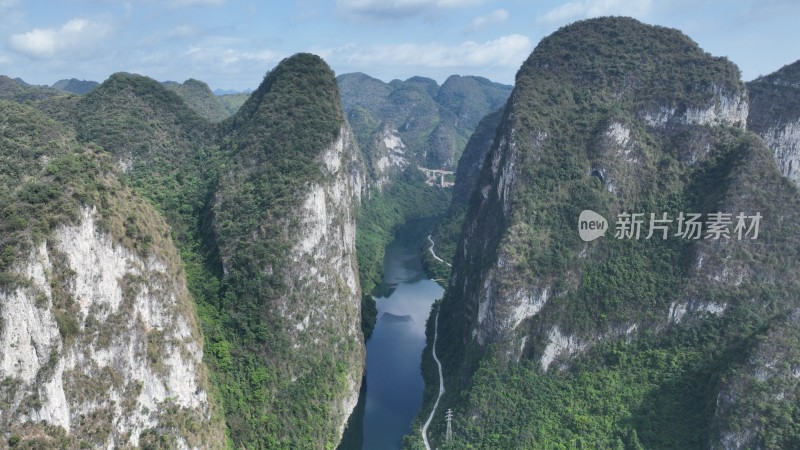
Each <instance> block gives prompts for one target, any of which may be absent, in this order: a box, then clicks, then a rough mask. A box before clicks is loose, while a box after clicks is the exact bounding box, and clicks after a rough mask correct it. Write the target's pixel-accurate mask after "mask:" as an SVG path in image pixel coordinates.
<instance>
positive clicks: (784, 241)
mask: <svg viewBox="0 0 800 450" xmlns="http://www.w3.org/2000/svg"><path fill="white" fill-rule="evenodd" d="M746 98H747V95H746V92H745V89H744V86H743V84H742V83H741V81H740V80H739V72H738V69H737V68H736V67H735V66H734V65H733V64H731V63H730V62H728V61H727V60H725V59H723V58H713V57H711V56H710V55H708V54H707V53H705V52H703V51H702V50H701V49H699V48H698V46H697V45H696V44H695V43H694V42H692V41H691V40H690V39H689V38H687V37H686V36H685V35H683V34H681V33H680V32H678V31H676V30H671V29H666V28H662V27H653V26H648V25H644V24H641V23H639V22H637V21H635V20H633V19H625V18H602V19H593V20H588V21H583V22H577V23H575V24H573V25H570V26H568V27H565V28H562V29H561V30H559V31H557V32H556V33H554V34H553V35H551V36H549V37H547V38H545V39H544V40H542V41H541V42H540V44H539V45H538V46H537V48H536V49H535V50H534V52H533V53H532V54H531V56H530V57H529V59H528V60H527V61H526V62H525V64H523V66H522V68H521V69H520V71H519V72H518V74H517V79H516V85H515V88H514V92H513V94H512V96H511V100H510V101H509V104H508V106H507V107H506V110H505V112H504V115H503V120H502V122H501V123H500V125H499V130H498V135H497V138H496V140H495V142H494V143H493V146H492V147H491V150H490V151H489V154H488V155H487V159H486V162H485V164H484V166H483V167H482V169H481V174H480V177H479V179H478V182H477V185H476V188H475V191H474V194H473V196H472V200H471V203H470V205H469V208H468V210H467V213H466V218H465V222H464V227H463V229H462V234H461V238H460V240H459V243H458V246H457V248H456V254H455V258H454V262H453V270H452V272H453V273H452V277H451V279H450V284H449V287H448V290H447V293H446V296H445V298H444V300H443V302H442V304H441V307H440V308H441V316H440V322H439V346H438V347H437V353H438V354H439V357H440V358H441V359H442V360H443V363H444V365H445V374H446V380H445V382H446V386H447V393H446V394H445V397H444V398H443V401H442V404H440V405H439V406H440V408H443V409H447V408H453V409H454V411H455V412H456V420H455V424H454V427H456V428H457V429H458V430H459V433H458V439H457V441H456V442H454V443H451V444H450V445H449V446H447V445H441V446H442V448H463V447H464V446H465V445H466V444H467V443H471V444H472V445H473V446H475V447H478V448H554V447H558V446H565V447H574V446H578V447H581V446H582V447H587V448H639V447H640V446H641V447H644V448H676V449H677V448H707V447H711V448H754V447H758V448H792V447H795V446H797V445H798V443H800V433H798V423H800V414H799V413H800V412H799V411H798V408H797V404H796V400H795V399H796V398H797V393H798V389H800V388H799V387H798V380H797V375H796V373H797V370H798V369H797V368H798V367H800V365H799V364H798V363H800V361H798V360H797V338H798V336H797V335H796V334H795V332H796V327H794V326H793V325H792V323H793V322H792V319H791V318H792V317H796V314H797V310H798V308H799V307H800V299H798V296H797V292H800V290H799V289H800V286H798V281H797V280H798V275H799V273H798V272H800V270H799V269H800V255H799V254H798V252H797V248H798V243H800V242H798V240H799V238H798V236H800V227H799V226H798V219H800V216H799V215H798V209H797V206H798V204H800V194H799V193H798V191H797V189H796V188H795V187H794V186H792V185H791V183H789V182H788V181H787V180H786V179H784V178H782V177H780V175H779V174H778V172H777V170H776V168H775V166H774V163H773V162H772V156H771V155H770V151H769V150H768V149H767V147H766V146H765V145H764V144H763V142H762V141H761V140H760V139H759V138H757V137H756V136H754V135H752V134H748V133H745V132H744V131H743V128H744V125H745V121H746V119H747V112H748V104H747V101H746ZM586 209H589V210H593V211H596V212H598V213H600V214H601V215H602V216H604V217H605V218H607V219H609V225H608V226H609V227H610V229H609V231H608V232H607V233H606V234H605V237H601V238H600V239H598V240H595V241H592V242H583V241H582V240H581V239H580V238H579V236H578V217H579V215H580V213H581V211H582V210H586ZM717 212H721V213H728V214H731V216H729V217H730V218H731V219H732V223H731V224H730V225H729V230H730V231H729V233H730V238H724V237H723V238H721V239H718V240H717V239H713V238H707V237H706V236H708V234H710V232H711V231H712V228H711V227H710V225H709V223H708V222H710V221H711V220H712V217H713V214H714V213H717ZM623 213H642V214H643V228H642V233H641V236H640V237H637V238H622V239H617V238H616V237H615V236H614V231H615V230H617V229H618V227H619V226H620V222H621V221H622V220H623V218H624V216H620V214H623ZM651 213H652V214H654V215H655V216H654V217H655V218H658V219H661V218H662V214H663V213H666V214H667V217H668V218H669V219H671V220H670V221H669V222H667V223H668V224H669V229H668V230H667V234H668V237H667V238H666V239H662V238H661V237H662V235H661V233H662V231H661V230H660V229H657V228H656V229H654V231H655V235H654V236H653V237H652V238H650V239H648V238H647V235H648V228H647V226H648V224H650V220H648V219H650V214H651ZM681 213H684V214H688V213H700V214H702V216H701V217H702V220H703V221H705V222H706V223H705V224H704V226H703V229H702V234H701V238H700V239H697V240H694V239H686V238H682V237H681V236H676V235H675V233H676V232H678V231H679V229H678V226H679V225H678V220H677V218H678V217H679V215H680V214H681ZM739 213H744V214H745V215H747V216H755V215H757V214H760V215H761V216H762V217H763V218H762V219H761V222H760V227H761V228H760V234H759V235H758V237H757V239H751V237H752V231H753V230H752V229H751V230H750V231H751V235H750V236H747V235H745V236H744V239H741V240H740V239H738V238H737V236H736V234H737V233H736V232H735V231H734V229H735V228H734V227H735V225H736V224H737V219H736V216H737V215H738V214H739ZM615 219H616V220H615ZM614 222H616V227H615V224H614ZM751 224H752V223H751ZM743 231H744V230H743ZM778 361H781V363H777V362H778ZM428 383H429V384H431V385H434V384H435V380H434V379H430V377H429V380H428ZM767 399H770V400H767ZM426 413H427V412H426V411H423V414H426ZM443 434H444V424H443V421H442V420H441V418H437V420H436V421H434V424H433V425H432V428H431V431H429V438H431V439H432V440H433V442H434V443H436V444H443V442H442V436H443Z"/></svg>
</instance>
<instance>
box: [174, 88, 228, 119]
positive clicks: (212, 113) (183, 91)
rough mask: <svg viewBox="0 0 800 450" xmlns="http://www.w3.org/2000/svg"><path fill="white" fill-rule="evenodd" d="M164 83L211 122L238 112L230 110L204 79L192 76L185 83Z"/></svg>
mask: <svg viewBox="0 0 800 450" xmlns="http://www.w3.org/2000/svg"><path fill="white" fill-rule="evenodd" d="M162 84H163V85H164V86H166V87H167V89H169V90H170V91H173V92H175V93H176V94H178V95H179V96H181V98H183V99H184V100H185V101H186V103H187V104H188V105H189V107H191V108H192V109H193V110H195V111H196V112H197V113H198V114H200V115H201V116H203V117H205V118H206V119H208V120H210V121H211V122H222V121H223V120H225V119H227V118H228V117H230V116H231V115H233V113H235V112H236V111H235V110H234V111H231V110H229V109H228V108H227V107H226V105H225V103H224V102H223V101H222V100H220V98H219V97H217V96H216V95H214V93H213V92H211V88H209V87H208V85H207V84H206V83H204V82H202V81H199V80H195V79H194V78H190V79H188V80H186V81H184V82H183V83H177V82H175V81H165V82H163V83H162Z"/></svg>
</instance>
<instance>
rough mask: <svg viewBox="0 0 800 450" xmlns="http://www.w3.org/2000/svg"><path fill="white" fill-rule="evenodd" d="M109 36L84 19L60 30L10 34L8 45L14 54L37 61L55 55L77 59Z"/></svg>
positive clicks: (101, 27)
mask: <svg viewBox="0 0 800 450" xmlns="http://www.w3.org/2000/svg"><path fill="white" fill-rule="evenodd" d="M110 33H111V26H110V25H108V24H105V23H102V22H95V21H90V20H86V19H73V20H70V21H69V22H67V23H65V24H64V25H62V26H61V27H60V28H34V29H33V30H31V31H28V32H27V33H21V34H14V35H12V36H11V37H10V38H9V44H10V46H11V48H12V49H14V50H15V51H17V52H19V53H22V54H25V55H28V56H31V57H33V58H38V59H47V58H52V57H53V56H57V55H59V54H66V55H67V56H70V57H80V56H82V55H84V54H85V53H86V52H87V51H90V50H91V48H92V47H93V46H94V45H95V44H97V43H98V42H100V40H101V39H102V38H104V37H106V36H107V35H108V34H110Z"/></svg>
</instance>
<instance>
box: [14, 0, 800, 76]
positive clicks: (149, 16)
mask: <svg viewBox="0 0 800 450" xmlns="http://www.w3.org/2000/svg"><path fill="white" fill-rule="evenodd" d="M603 15H627V16H633V17H636V18H638V19H640V20H642V21H644V22H646V23H651V24H658V25H664V26H669V27H674V28H678V29H680V30H682V31H683V32H685V33H686V34H688V35H689V36H690V37H691V38H693V39H694V40H695V41H697V42H698V43H699V44H700V46H701V47H703V48H704V49H705V50H706V51H708V52H709V53H711V54H713V55H715V56H727V57H728V58H730V59H731V60H732V61H733V62H735V63H736V64H737V65H738V66H739V67H740V68H741V69H742V78H743V79H744V80H751V79H753V78H755V77H756V76H758V75H760V74H764V75H765V74H768V73H770V72H773V71H775V70H776V69H778V68H780V67H781V66H783V65H785V64H789V63H791V62H794V61H796V60H797V59H800V31H798V30H800V27H798V19H800V2H797V1H795V0H760V1H756V0H729V1H724V0H675V1H658V0H573V1H546V0H507V1H493V0H428V1H425V0H331V1H322V0H295V1H288V0H287V1H272V2H266V1H261V2H259V1H238V0H165V1H156V0H61V1H57V2H55V1H54V2H44V1H30V0H0V74H5V75H9V76H11V77H21V78H23V79H24V80H25V81H27V82H29V83H35V84H52V83H53V82H55V81H57V80H59V79H62V78H72V77H76V78H79V79H90V80H96V81H102V80H104V79H106V78H107V77H108V76H109V75H110V74H112V73H114V72H118V71H126V72H134V73H140V74H143V75H147V76H150V77H153V78H155V79H157V80H160V81H164V80H175V81H183V80H186V79H188V78H197V79H200V80H203V81H206V82H207V83H209V85H210V86H211V87H212V88H224V89H229V88H233V89H244V88H255V87H256V86H257V85H258V84H259V83H260V81H261V79H262V78H263V76H264V74H265V73H266V72H267V71H268V70H269V69H271V68H272V67H274V66H275V64H277V63H278V62H279V61H280V60H281V59H282V58H284V57H286V56H289V55H292V54H294V53H297V52H303V51H305V52H312V53H316V54H318V55H320V56H322V57H323V58H325V60H326V61H328V63H329V64H330V65H331V67H332V68H333V69H334V70H335V71H336V73H337V74H342V73H348V72H364V73H367V74H369V75H372V76H374V77H376V78H380V79H383V80H385V81H389V80H391V79H394V78H400V79H405V78H408V77H410V76H413V75H422V76H427V77H431V78H434V79H436V80H438V81H440V82H441V81H443V80H444V79H445V78H447V76H448V75H450V74H460V75H481V76H485V77H487V78H489V79H492V80H495V81H499V82H503V83H509V84H510V83H512V82H513V80H514V74H515V73H516V71H517V69H518V68H519V66H520V64H521V63H522V62H523V61H524V60H525V58H526V57H527V55H528V54H529V53H530V51H531V50H533V48H534V47H535V46H536V43H538V42H539V40H540V39H541V38H542V37H544V36H546V35H548V34H550V33H552V32H553V31H555V30H556V29H558V28H559V27H561V26H563V25H566V24H568V23H571V22H573V21H575V20H580V19H585V18H588V17H596V16H603Z"/></svg>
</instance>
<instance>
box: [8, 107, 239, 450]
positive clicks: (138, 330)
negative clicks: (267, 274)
mask: <svg viewBox="0 0 800 450" xmlns="http://www.w3.org/2000/svg"><path fill="white" fill-rule="evenodd" d="M0 129H2V130H3V133H2V135H0V141H1V142H0V148H2V149H3V151H2V154H1V155H0V160H2V162H1V163H0V211H2V220H0V227H2V233H0V236H2V237H0V246H1V247H2V248H3V255H2V261H0V318H1V319H2V320H0V379H2V386H0V396H1V397H2V404H3V407H2V411H0V429H2V430H3V433H2V434H3V441H4V442H6V441H7V442H9V443H13V444H14V445H15V446H19V447H21V448H22V447H24V448H78V446H79V445H80V446H87V445H88V446H93V447H125V446H142V447H147V446H151V447H152V446H160V447H164V446H166V447H170V448H177V447H183V448H187V447H189V448H223V447H224V446H225V434H224V428H225V426H224V418H223V416H222V410H221V408H220V406H219V400H218V399H217V398H215V394H214V392H215V391H214V390H213V389H212V388H211V386H210V383H209V378H208V372H207V369H206V367H205V365H204V364H203V362H202V359H203V341H202V335H201V333H200V329H199V326H198V321H197V317H196V313H195V309H194V304H193V302H192V300H191V297H190V295H189V293H188V291H187V289H186V278H185V275H184V273H183V270H182V268H181V265H180V259H179V256H178V253H177V250H176V249H175V247H174V246H173V244H172V241H171V240H170V239H169V231H168V227H167V225H166V224H165V223H164V221H163V219H161V218H160V216H159V215H158V214H157V213H156V212H155V211H154V210H153V209H152V208H151V207H150V206H148V205H147V204H146V203H145V202H143V201H142V200H141V199H140V198H139V197H138V196H136V195H135V194H133V193H132V192H131V191H130V189H128V188H126V187H125V186H124V185H123V184H122V183H121V182H120V181H119V180H118V175H117V171H116V169H115V168H114V167H113V163H112V162H111V160H110V159H109V158H108V156H107V155H106V154H105V152H103V151H102V149H100V148H99V147H97V146H95V145H81V144H79V143H78V142H77V141H76V139H75V135H74V133H72V132H70V131H66V130H65V129H63V128H62V127H61V126H60V125H58V124H56V123H55V122H53V121H52V120H49V119H46V118H45V117H44V116H42V115H41V114H40V113H38V112H37V111H35V110H32V109H29V108H27V107H23V106H19V105H15V104H12V103H7V102H2V103H0Z"/></svg>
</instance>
